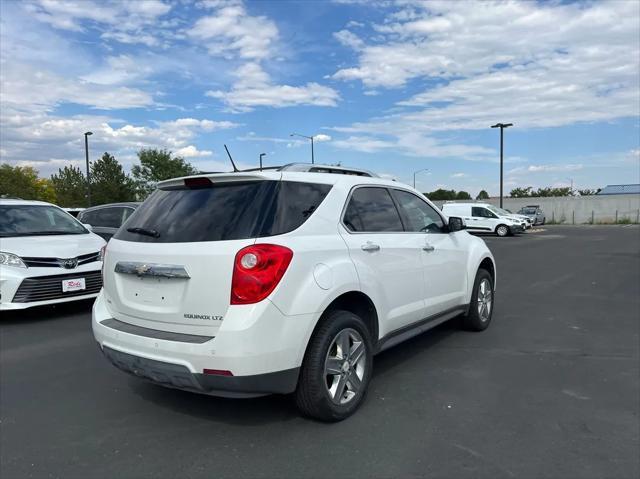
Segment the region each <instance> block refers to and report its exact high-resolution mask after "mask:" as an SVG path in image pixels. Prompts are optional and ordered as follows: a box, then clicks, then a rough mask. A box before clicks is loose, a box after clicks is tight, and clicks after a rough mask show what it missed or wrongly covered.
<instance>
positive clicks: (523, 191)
mask: <svg viewBox="0 0 640 479" xmlns="http://www.w3.org/2000/svg"><path fill="white" fill-rule="evenodd" d="M532 189H533V188H532V187H531V186H527V187H526V188H514V189H512V190H511V193H509V196H511V198H528V197H529V196H532V195H531V190H532Z"/></svg>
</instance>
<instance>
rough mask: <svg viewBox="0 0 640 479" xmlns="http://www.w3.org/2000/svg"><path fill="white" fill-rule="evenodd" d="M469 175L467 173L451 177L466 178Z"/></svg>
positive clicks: (455, 174)
mask: <svg viewBox="0 0 640 479" xmlns="http://www.w3.org/2000/svg"><path fill="white" fill-rule="evenodd" d="M468 176H469V175H468V174H466V173H454V174H453V175H451V178H466V177H468Z"/></svg>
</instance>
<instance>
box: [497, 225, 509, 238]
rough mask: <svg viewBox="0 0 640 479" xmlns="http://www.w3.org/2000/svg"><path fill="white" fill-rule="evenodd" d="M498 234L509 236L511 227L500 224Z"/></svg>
mask: <svg viewBox="0 0 640 479" xmlns="http://www.w3.org/2000/svg"><path fill="white" fill-rule="evenodd" d="M496 234H497V235H498V236H500V237H504V236H507V235H508V234H509V228H508V227H507V226H506V225H498V227H497V228H496Z"/></svg>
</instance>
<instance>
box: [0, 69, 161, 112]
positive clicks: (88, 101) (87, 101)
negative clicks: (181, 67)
mask: <svg viewBox="0 0 640 479" xmlns="http://www.w3.org/2000/svg"><path fill="white" fill-rule="evenodd" d="M1 82H2V91H1V95H0V97H1V98H2V103H3V107H4V108H8V107H13V108H20V109H26V110H36V109H51V108H52V107H54V106H57V105H59V104H61V103H64V102H68V103H77V104H80V105H86V106H90V107H94V108H100V109H104V110H111V109H118V108H139V107H143V106H149V105H151V104H153V98H152V96H151V95H150V94H149V93H147V92H145V91H142V90H140V89H137V88H130V87H126V86H120V87H117V88H114V87H113V86H109V85H101V84H97V83H92V82H89V81H84V80H72V79H68V78H65V77H62V76H60V75H57V74H55V73H51V72H48V71H44V70H39V69H37V68H35V67H33V66H30V65H24V64H16V63H12V64H10V65H7V64H5V66H4V67H3V69H2V76H1Z"/></svg>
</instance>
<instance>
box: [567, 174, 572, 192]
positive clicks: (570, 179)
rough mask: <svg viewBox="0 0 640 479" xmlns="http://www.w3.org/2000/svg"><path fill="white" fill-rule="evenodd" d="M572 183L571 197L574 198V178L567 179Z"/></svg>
mask: <svg viewBox="0 0 640 479" xmlns="http://www.w3.org/2000/svg"><path fill="white" fill-rule="evenodd" d="M567 180H569V181H570V182H571V196H573V178H567Z"/></svg>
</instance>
